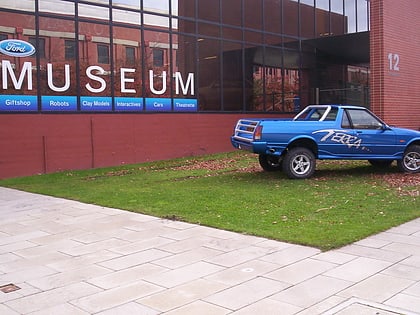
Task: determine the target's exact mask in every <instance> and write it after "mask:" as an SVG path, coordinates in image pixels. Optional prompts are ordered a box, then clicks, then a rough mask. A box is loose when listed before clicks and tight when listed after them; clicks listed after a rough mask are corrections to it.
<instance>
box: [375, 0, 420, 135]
mask: <svg viewBox="0 0 420 315" xmlns="http://www.w3.org/2000/svg"><path fill="white" fill-rule="evenodd" d="M370 3H371V34H370V36H371V43H370V46H371V47H370V51H371V73H372V75H371V104H372V110H373V111H374V112H375V113H377V114H378V115H380V116H381V117H382V118H383V119H384V120H386V121H387V122H388V123H390V124H395V125H399V126H402V127H408V128H412V129H419V128H420V79H419V78H420V66H419V65H420V63H419V54H420V35H419V29H420V17H419V15H420V1H418V0H401V1H389V0H371V1H370ZM389 58H390V59H389ZM397 62H398V64H397ZM396 66H397V67H398V69H397V67H396Z"/></svg>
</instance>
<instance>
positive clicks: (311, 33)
mask: <svg viewBox="0 0 420 315" xmlns="http://www.w3.org/2000/svg"><path fill="white" fill-rule="evenodd" d="M309 3H310V4H309ZM319 11H320V12H325V11H323V10H316V9H315V7H314V0H312V1H306V2H305V4H301V5H300V36H301V37H303V38H313V37H316V36H317V35H315V34H316V32H317V31H319V30H317V27H316V25H315V15H316V17H317V24H318V23H322V22H323V20H322V15H321V14H318V12H319ZM326 12H327V13H328V11H326ZM327 21H328V18H327Z"/></svg>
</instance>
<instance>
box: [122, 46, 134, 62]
mask: <svg viewBox="0 0 420 315" xmlns="http://www.w3.org/2000/svg"><path fill="white" fill-rule="evenodd" d="M135 60H136V48H135V47H125V61H126V64H127V65H133V64H134V62H135Z"/></svg>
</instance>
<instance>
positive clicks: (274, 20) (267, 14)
mask: <svg viewBox="0 0 420 315" xmlns="http://www.w3.org/2000/svg"><path fill="white" fill-rule="evenodd" d="M282 16H283V8H282V2H281V1H265V2H264V30H265V31H267V32H272V33H277V34H280V33H281V32H282V31H283V27H282V21H283V18H282Z"/></svg>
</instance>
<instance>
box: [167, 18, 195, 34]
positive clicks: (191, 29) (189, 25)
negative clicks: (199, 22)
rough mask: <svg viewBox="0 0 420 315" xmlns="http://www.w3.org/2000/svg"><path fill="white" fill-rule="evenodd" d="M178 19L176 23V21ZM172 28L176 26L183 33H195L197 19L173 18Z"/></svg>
mask: <svg viewBox="0 0 420 315" xmlns="http://www.w3.org/2000/svg"><path fill="white" fill-rule="evenodd" d="M174 20H176V23H174ZM172 21H173V22H172V28H173V29H174V26H176V28H175V30H178V31H179V32H181V33H190V34H195V21H193V20H184V19H175V18H174V19H172Z"/></svg>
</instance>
